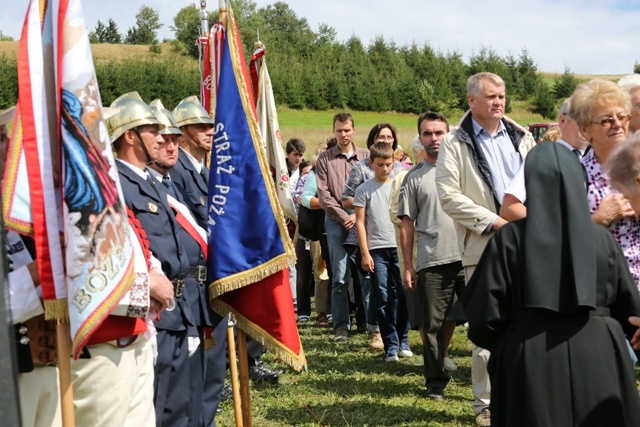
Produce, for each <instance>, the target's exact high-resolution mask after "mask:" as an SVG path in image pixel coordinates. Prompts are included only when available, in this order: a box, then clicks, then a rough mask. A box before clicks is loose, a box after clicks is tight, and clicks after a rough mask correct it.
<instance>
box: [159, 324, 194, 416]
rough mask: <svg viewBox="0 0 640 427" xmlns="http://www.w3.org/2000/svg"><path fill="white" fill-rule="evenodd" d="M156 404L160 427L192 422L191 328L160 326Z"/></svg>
mask: <svg viewBox="0 0 640 427" xmlns="http://www.w3.org/2000/svg"><path fill="white" fill-rule="evenodd" d="M156 338H157V340H158V360H157V361H156V365H155V366H154V374H155V377H154V380H153V386H154V387H153V391H154V394H153V403H154V405H155V407H156V426H158V427H161V426H164V427H174V426H175V427H180V426H186V425H187V422H188V421H189V391H190V390H189V349H188V347H187V331H186V329H185V330H183V331H168V330H164V329H158V335H157V336H156Z"/></svg>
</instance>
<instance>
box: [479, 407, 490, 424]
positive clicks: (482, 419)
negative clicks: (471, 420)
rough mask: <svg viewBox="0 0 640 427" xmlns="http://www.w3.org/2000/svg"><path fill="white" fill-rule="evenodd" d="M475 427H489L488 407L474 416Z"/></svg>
mask: <svg viewBox="0 0 640 427" xmlns="http://www.w3.org/2000/svg"><path fill="white" fill-rule="evenodd" d="M476 425H477V426H482V427H491V411H489V407H488V406H487V407H486V408H484V409H483V410H482V411H480V413H479V414H478V415H476Z"/></svg>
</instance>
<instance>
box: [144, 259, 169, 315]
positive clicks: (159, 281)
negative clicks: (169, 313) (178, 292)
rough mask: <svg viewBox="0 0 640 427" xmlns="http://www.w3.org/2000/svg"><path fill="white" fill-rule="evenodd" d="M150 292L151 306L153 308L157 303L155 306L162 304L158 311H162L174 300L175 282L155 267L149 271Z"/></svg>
mask: <svg viewBox="0 0 640 427" xmlns="http://www.w3.org/2000/svg"><path fill="white" fill-rule="evenodd" d="M149 294H150V295H151V305H150V307H149V308H150V309H152V310H153V308H154V304H155V307H157V306H160V309H159V310H158V309H156V311H162V310H164V309H166V308H167V307H168V306H169V304H171V301H173V283H171V281H169V279H168V278H167V276H165V275H164V274H162V273H160V272H158V271H157V270H156V269H155V268H152V269H151V270H150V271H149Z"/></svg>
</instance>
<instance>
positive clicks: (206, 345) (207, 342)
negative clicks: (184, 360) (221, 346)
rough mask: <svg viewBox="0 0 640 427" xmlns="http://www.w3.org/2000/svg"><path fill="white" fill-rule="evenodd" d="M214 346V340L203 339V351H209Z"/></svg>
mask: <svg viewBox="0 0 640 427" xmlns="http://www.w3.org/2000/svg"><path fill="white" fill-rule="evenodd" d="M215 346H216V340H215V339H213V338H205V339H204V349H205V350H211V349H212V348H213V347H215Z"/></svg>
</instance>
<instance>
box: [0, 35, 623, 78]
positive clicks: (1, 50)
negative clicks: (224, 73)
mask: <svg viewBox="0 0 640 427" xmlns="http://www.w3.org/2000/svg"><path fill="white" fill-rule="evenodd" d="M159 46H160V48H161V49H162V53H161V54H160V55H162V56H170V55H177V54H176V53H175V52H174V50H173V45H172V44H170V43H161V44H160V45H159ZM91 51H92V52H93V58H94V60H96V61H110V60H122V59H127V58H139V57H141V56H146V55H152V54H151V53H150V52H149V46H140V45H130V44H92V45H91ZM17 53H18V42H17V41H0V55H3V54H11V55H17ZM180 59H181V60H184V61H194V60H193V59H191V58H190V57H186V56H180ZM540 74H541V75H542V77H543V78H544V79H545V80H547V81H551V82H553V81H554V80H555V79H556V78H558V77H559V76H561V75H562V73H547V72H544V71H541V72H540ZM575 77H576V78H577V79H578V80H580V81H586V80H590V79H593V78H596V77H598V78H601V79H605V80H618V79H619V78H620V77H622V75H620V74H603V75H595V74H594V75H591V74H575Z"/></svg>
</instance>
